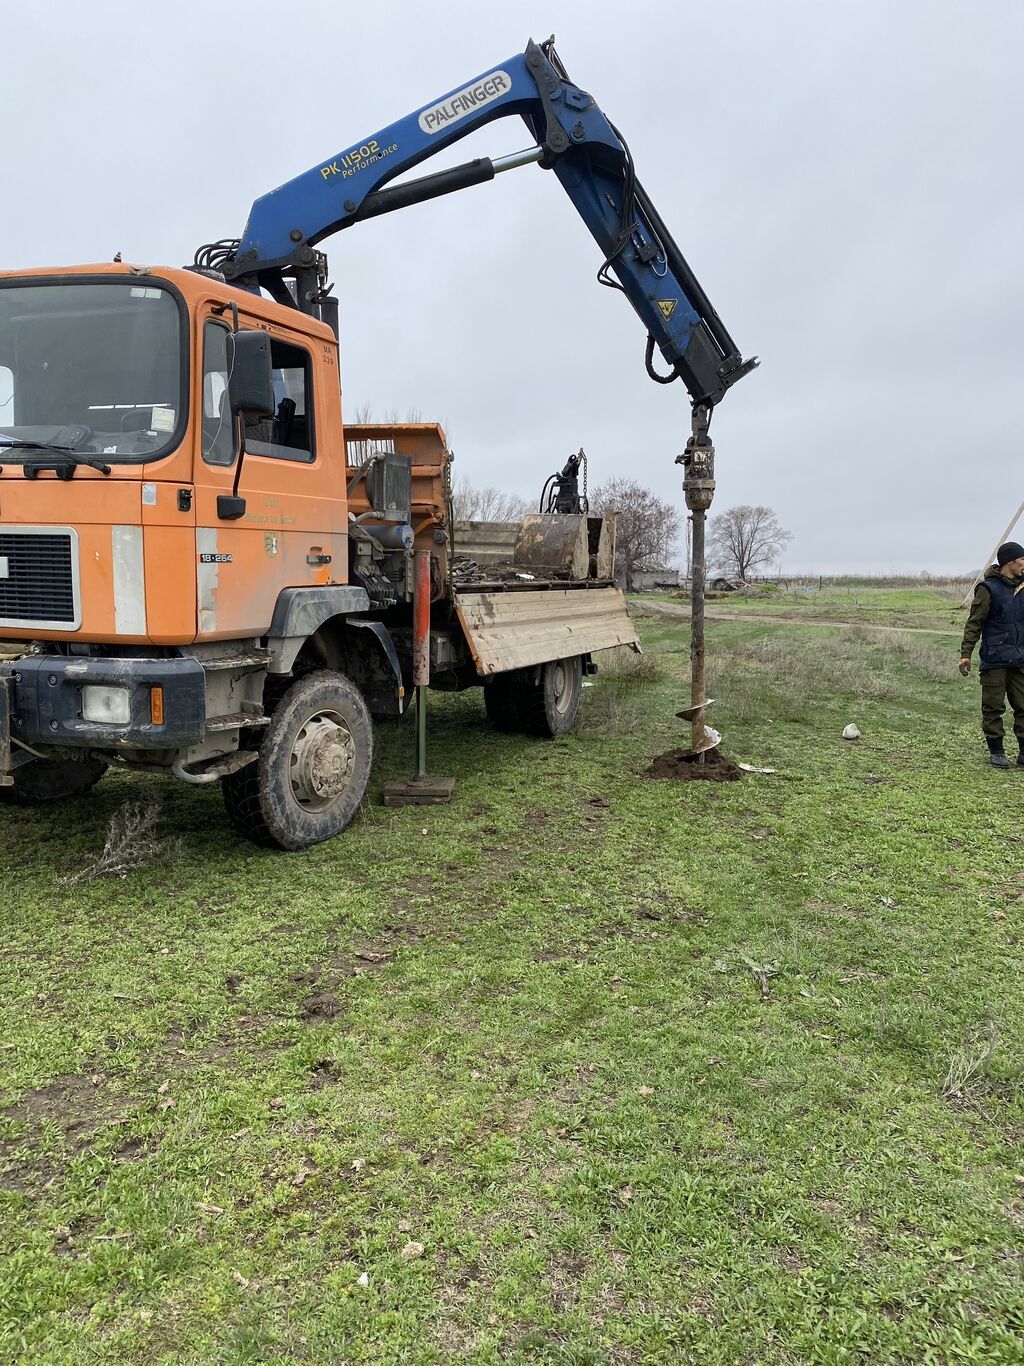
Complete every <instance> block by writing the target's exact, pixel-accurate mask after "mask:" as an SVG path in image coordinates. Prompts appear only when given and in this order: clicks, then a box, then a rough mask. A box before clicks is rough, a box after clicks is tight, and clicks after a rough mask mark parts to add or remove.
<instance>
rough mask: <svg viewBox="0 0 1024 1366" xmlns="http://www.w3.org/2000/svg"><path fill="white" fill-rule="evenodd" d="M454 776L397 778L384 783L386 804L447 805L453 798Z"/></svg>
mask: <svg viewBox="0 0 1024 1366" xmlns="http://www.w3.org/2000/svg"><path fill="white" fill-rule="evenodd" d="M454 787H455V779H454V778H431V777H430V776H429V775H424V776H423V777H422V778H395V779H394V780H393V781H392V782H390V783H385V784H384V805H385V806H445V805H447V803H448V802H450V801H451V799H452V790H453V789H454Z"/></svg>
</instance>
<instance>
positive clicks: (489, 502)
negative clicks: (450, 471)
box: [452, 474, 531, 522]
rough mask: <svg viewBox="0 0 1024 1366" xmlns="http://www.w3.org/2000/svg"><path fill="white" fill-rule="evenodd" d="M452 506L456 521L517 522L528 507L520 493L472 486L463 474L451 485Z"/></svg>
mask: <svg viewBox="0 0 1024 1366" xmlns="http://www.w3.org/2000/svg"><path fill="white" fill-rule="evenodd" d="M452 507H453V509H454V512H455V520H456V521H457V522H519V521H521V520H522V519H523V517H524V515H525V514H526V513H527V512H529V511H530V510H531V508H530V504H528V503H527V501H526V499H525V498H523V497H522V496H521V495H520V494H518V493H506V492H505V491H504V490H503V489H496V488H493V487H490V486H489V487H487V488H483V489H478V488H474V487H473V485H472V484H471V483H470V482H469V479H468V478H467V477H466V475H464V474H463V475H460V476H459V478H458V480H457V481H456V483H455V487H454V488H453V489H452Z"/></svg>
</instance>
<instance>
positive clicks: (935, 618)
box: [645, 579, 971, 634]
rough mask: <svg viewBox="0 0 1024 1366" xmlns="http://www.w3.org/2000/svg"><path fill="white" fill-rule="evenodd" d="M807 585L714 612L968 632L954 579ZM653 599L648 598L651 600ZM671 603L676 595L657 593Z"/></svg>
mask: <svg viewBox="0 0 1024 1366" xmlns="http://www.w3.org/2000/svg"><path fill="white" fill-rule="evenodd" d="M820 583H821V586H820V587H819V586H818V585H819V581H818V580H816V579H815V580H808V582H807V583H805V584H790V585H788V586H785V585H775V584H771V583H769V584H758V585H755V586H753V587H752V589H751V591H750V593H749V594H748V593H718V594H714V595H712V597H711V600H710V602H709V607H710V608H711V609H712V610H713V611H714V612H715V613H717V614H719V615H721V614H724V613H729V614H733V613H741V614H743V615H748V616H749V615H752V614H753V615H757V616H776V617H784V618H785V619H787V620H790V621H823V622H829V623H839V622H846V623H849V624H851V625H863V626H896V627H901V628H903V629H906V630H935V631H939V632H948V631H953V632H956V633H957V634H959V632H960V631H961V630H962V629H963V622H964V617H965V615H966V610H965V608H964V607H963V601H964V597H965V596H966V594H967V591H968V589H969V588H970V586H971V585H970V582H969V580H966V579H965V580H963V581H961V580H955V579H954V580H948V581H943V582H942V583H941V584H936V585H932V586H928V585H926V584H924V583H922V582H921V581H919V580H917V581H915V580H910V581H908V582H906V583H901V584H899V585H898V586H894V587H890V586H886V585H885V584H884V583H879V582H875V581H873V580H870V579H861V580H858V579H854V580H850V581H846V580H836V579H823V580H821V581H820ZM645 596H647V595H645ZM651 596H654V597H660V598H661V599H662V600H663V601H665V602H672V601H679V599H678V598H673V597H672V595H670V594H654V595H651Z"/></svg>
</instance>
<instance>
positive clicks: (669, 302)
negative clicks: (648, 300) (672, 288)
mask: <svg viewBox="0 0 1024 1366" xmlns="http://www.w3.org/2000/svg"><path fill="white" fill-rule="evenodd" d="M678 302H679V300H678V299H659V300H658V307H659V308H660V309H661V316H662V317H663V318H664V319H665V321H666V322H668V320H669V318H671V316H672V314H673V313H674V312H675V311H676V304H677V303H678Z"/></svg>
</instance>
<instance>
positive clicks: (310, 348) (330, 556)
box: [195, 316, 348, 640]
mask: <svg viewBox="0 0 1024 1366" xmlns="http://www.w3.org/2000/svg"><path fill="white" fill-rule="evenodd" d="M243 326H244V324H243ZM260 326H261V328H262V329H263V330H265V331H268V332H269V333H270V336H271V361H272V364H273V370H274V390H275V398H276V400H277V412H276V414H275V416H274V417H273V418H267V419H262V420H260V421H257V422H252V421H248V422H246V423H245V425H244V427H243V423H242V421H241V420H240V419H237V418H234V417H232V414H231V410H230V404H229V402H228V394H227V388H228V368H229V364H230V354H231V340H230V331H229V328H228V327H227V326H226V324H225V323H224V322H223V321H221V320H220V319H219V318H216V317H212V316H211V317H209V318H207V319H206V320H205V321H204V322H203V324H202V331H201V351H202V395H201V413H202V421H201V424H197V429H198V430H199V431H200V450H199V452H198V455H197V459H196V466H195V468H196V475H195V483H196V560H197V613H198V639H200V640H203V639H206V640H212V639H217V638H242V637H249V636H260V635H264V634H266V631H267V628H268V627H269V625H270V621H271V618H272V616H273V612H274V605H275V603H276V601H277V597H278V594H279V593H280V591H281V589H282V588H290V587H303V586H308V585H315V584H327V583H331V582H335V581H338V582H342V583H343V582H345V579H346V576H347V568H348V566H347V562H346V558H345V534H344V533H345V526H344V515H345V513H344V509H345V501H344V467H342V470H341V473H340V474H339V475H338V478H337V484H336V487H335V488H334V490H333V497H332V489H331V487H330V481H331V468H330V454H329V451H328V449H327V446H328V443H327V441H326V440H325V439H324V437H325V432H326V430H327V429H328V428H329V418H328V414H327V411H326V408H325V405H324V401H323V396H321V395H320V393H319V389H320V388H322V386H320V385H318V384H317V378H316V374H317V365H316V359H315V358H316V354H317V348H316V344H315V343H313V342H311V341H310V340H309V339H308V338H303V337H302V336H301V335H291V334H289V333H286V332H285V331H284V330H283V329H280V328H277V327H271V326H268V325H267V324H265V323H261V324H260ZM198 402H199V400H198V396H197V403H198ZM321 428H323V429H324V430H323V431H322V430H321ZM242 440H244V443H245V456H244V460H243V462H242V469H241V475H240V478H239V484H238V493H239V497H241V498H243V499H244V500H245V512H244V514H243V515H242V516H241V517H240V518H239V519H237V520H234V521H226V520H222V519H221V518H220V517H219V516H218V512H217V498H218V495H220V494H225V493H230V492H231V490H232V486H233V483H234V478H235V473H236V469H237V464H238V459H239V450H240V444H241V442H242Z"/></svg>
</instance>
